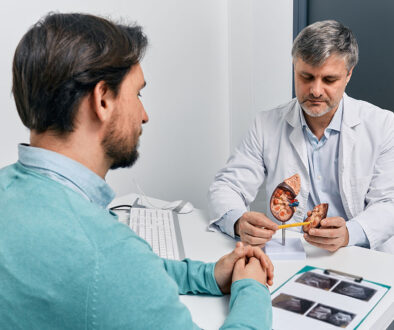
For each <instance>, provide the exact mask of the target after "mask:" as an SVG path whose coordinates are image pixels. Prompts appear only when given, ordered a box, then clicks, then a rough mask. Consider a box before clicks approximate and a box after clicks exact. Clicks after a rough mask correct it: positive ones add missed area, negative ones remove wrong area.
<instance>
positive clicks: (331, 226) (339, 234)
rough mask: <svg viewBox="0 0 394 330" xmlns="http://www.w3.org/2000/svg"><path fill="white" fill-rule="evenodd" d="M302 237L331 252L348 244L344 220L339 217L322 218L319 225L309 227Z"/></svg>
mask: <svg viewBox="0 0 394 330" xmlns="http://www.w3.org/2000/svg"><path fill="white" fill-rule="evenodd" d="M304 238H305V240H306V241H307V242H308V243H310V244H312V245H314V246H317V247H320V248H322V249H325V250H328V251H331V252H334V251H336V250H338V249H339V248H341V247H343V246H347V245H348V244H349V232H348V230H347V227H346V221H345V219H344V218H341V217H330V218H325V219H323V220H322V221H321V222H320V227H319V228H310V229H309V231H308V232H307V233H305V234H304Z"/></svg>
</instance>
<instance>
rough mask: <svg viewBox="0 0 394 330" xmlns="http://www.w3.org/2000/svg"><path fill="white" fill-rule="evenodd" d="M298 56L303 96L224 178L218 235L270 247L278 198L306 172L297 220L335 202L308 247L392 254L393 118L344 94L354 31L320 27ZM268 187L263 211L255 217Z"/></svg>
mask: <svg viewBox="0 0 394 330" xmlns="http://www.w3.org/2000/svg"><path fill="white" fill-rule="evenodd" d="M292 56H293V66H294V84H295V93H296V98H295V99H293V100H292V101H290V102H289V103H287V104H284V105H281V106H278V107H277V108H275V109H273V110H270V111H263V112H260V113H259V114H258V115H257V117H256V119H255V122H254V123H253V125H252V127H251V128H250V130H249V132H248V134H247V135H246V137H245V138H244V140H243V141H242V142H241V144H240V145H239V146H238V148H236V150H235V152H234V153H233V155H232V156H231V157H230V159H229V160H228V163H227V165H226V167H225V168H224V169H222V170H221V171H219V173H218V174H217V175H216V177H215V181H214V183H213V184H212V185H211V187H210V191H209V195H210V209H211V219H212V221H211V227H212V228H214V229H219V230H221V231H223V232H225V233H227V234H228V235H230V236H233V237H234V236H236V235H239V236H240V238H241V240H242V241H243V242H246V243H249V244H253V245H260V246H261V245H264V244H265V243H266V242H267V241H268V240H270V239H271V237H272V235H273V233H274V232H276V230H277V228H278V225H277V223H275V219H274V218H273V217H272V216H271V215H270V214H271V212H270V211H269V210H270V207H269V203H270V197H271V194H272V192H273V191H274V190H275V188H276V186H277V185H278V184H279V183H281V182H282V181H283V180H284V179H285V178H289V177H291V176H293V175H294V174H296V173H298V174H299V176H300V178H301V191H300V193H299V195H298V196H297V199H298V200H299V206H298V207H297V211H296V212H295V213H294V216H293V218H292V220H291V222H302V221H303V220H304V219H305V218H306V216H307V215H308V211H310V210H312V209H313V208H314V207H315V206H316V205H319V204H321V203H328V204H329V208H328V216H327V218H325V219H323V220H322V221H321V222H320V226H319V228H311V229H309V230H308V229H307V228H305V230H306V232H305V234H304V237H305V240H306V241H307V242H309V243H310V244H313V245H315V246H318V247H321V248H323V249H326V250H329V251H336V250H337V249H339V248H340V247H343V246H348V245H357V246H363V247H369V248H372V249H377V250H382V251H387V252H391V253H394V116H393V113H392V112H390V111H386V110H382V109H380V108H378V107H376V106H374V105H372V104H369V103H367V102H363V101H358V100H355V99H352V98H351V97H349V96H347V95H346V94H345V93H344V91H345V88H346V85H347V83H348V82H349V80H350V78H351V76H352V72H353V69H354V67H355V66H356V64H357V61H358V46H357V41H356V39H355V37H354V35H353V33H352V32H351V31H350V30H349V29H348V28H347V27H345V26H343V25H342V24H341V23H339V22H336V21H331V20H330V21H322V22H316V23H314V24H312V25H310V26H307V27H306V28H305V29H303V30H302V31H301V32H300V33H299V35H298V36H297V38H296V39H295V40H294V43H293V49H292ZM366 83H368V82H366ZM263 182H264V183H265V185H264V188H263V189H264V190H263V195H264V197H265V199H266V201H265V202H266V203H265V205H266V207H265V210H264V211H265V213H263V212H249V211H248V210H247V207H248V206H249V204H250V203H251V202H252V201H253V200H254V199H255V197H256V195H257V193H258V190H259V187H260V186H261V185H262V184H263ZM269 217H271V219H270V218H269ZM298 228H301V227H298ZM300 230H301V229H300Z"/></svg>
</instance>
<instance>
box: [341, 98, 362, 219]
mask: <svg viewBox="0 0 394 330" xmlns="http://www.w3.org/2000/svg"><path fill="white" fill-rule="evenodd" d="M343 98H344V103H343V118H342V125H341V138H340V144H339V159H338V177H339V190H340V194H341V199H342V203H343V207H344V209H345V212H346V216H347V217H348V219H351V218H352V217H353V216H354V213H355V210H354V203H353V196H352V189H351V184H350V181H351V177H352V175H353V171H352V160H353V150H354V145H355V142H356V133H355V130H354V127H355V126H357V125H358V124H359V123H360V118H359V113H358V108H357V107H355V106H354V105H353V104H352V102H351V99H349V97H348V96H347V95H346V94H344V97H343Z"/></svg>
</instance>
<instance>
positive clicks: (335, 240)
mask: <svg viewBox="0 0 394 330" xmlns="http://www.w3.org/2000/svg"><path fill="white" fill-rule="evenodd" d="M304 238H305V240H306V241H308V242H309V243H311V242H313V243H318V244H326V245H340V244H341V243H342V241H343V239H342V237H341V236H340V237H319V236H313V235H308V234H304Z"/></svg>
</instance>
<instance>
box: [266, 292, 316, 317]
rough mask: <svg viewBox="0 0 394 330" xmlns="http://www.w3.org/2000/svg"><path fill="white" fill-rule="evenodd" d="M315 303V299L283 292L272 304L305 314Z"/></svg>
mask: <svg viewBox="0 0 394 330" xmlns="http://www.w3.org/2000/svg"><path fill="white" fill-rule="evenodd" d="M313 304H314V302H313V301H310V300H306V299H302V298H298V297H294V296H290V295H287V294H284V293H281V294H280V295H279V296H277V297H276V298H275V299H274V300H273V301H272V306H273V307H277V308H281V309H285V310H287V311H290V312H294V313H298V314H304V313H305V312H306V311H307V310H308V309H309V308H311V307H312V305H313Z"/></svg>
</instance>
